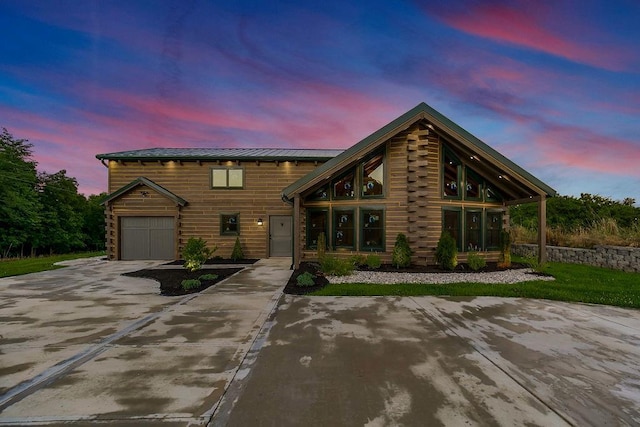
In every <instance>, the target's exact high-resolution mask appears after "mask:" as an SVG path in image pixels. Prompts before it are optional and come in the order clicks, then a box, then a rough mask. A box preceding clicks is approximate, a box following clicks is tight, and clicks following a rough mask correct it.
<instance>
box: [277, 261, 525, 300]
mask: <svg viewBox="0 0 640 427" xmlns="http://www.w3.org/2000/svg"><path fill="white" fill-rule="evenodd" d="M527 267H528V265H526V264H522V263H518V262H514V263H512V264H511V267H509V268H500V267H498V263H496V262H488V263H487V265H486V266H485V267H483V268H481V269H479V270H477V271H473V270H472V269H471V268H470V267H469V266H468V265H467V264H459V265H458V266H456V268H455V269H454V270H453V271H447V270H443V269H442V268H440V267H438V266H433V265H430V266H419V265H411V266H409V267H406V268H396V267H394V266H393V265H391V264H382V265H381V266H380V267H378V268H368V267H367V266H366V265H361V266H358V267H357V268H356V269H355V270H354V273H355V272H358V271H366V272H379V273H398V274H402V273H406V274H419V273H441V274H447V273H448V274H451V273H463V274H472V273H475V274H478V273H495V272H500V271H507V270H519V269H523V268H527ZM307 272H308V273H309V274H310V275H312V276H313V285H311V286H300V285H299V284H298V276H300V275H302V274H305V273H307ZM344 277H345V278H348V277H349V276H344ZM461 281H463V280H461ZM328 284H329V280H328V279H327V278H326V276H325V275H324V274H323V273H322V271H321V270H320V265H319V264H317V263H314V262H303V263H300V268H298V269H297V270H295V271H294V272H293V274H292V275H291V277H290V278H289V281H288V283H287V286H286V287H285V288H284V293H286V294H291V295H307V294H310V293H313V292H316V291H318V290H320V289H322V288H324V287H325V286H326V285H328Z"/></svg>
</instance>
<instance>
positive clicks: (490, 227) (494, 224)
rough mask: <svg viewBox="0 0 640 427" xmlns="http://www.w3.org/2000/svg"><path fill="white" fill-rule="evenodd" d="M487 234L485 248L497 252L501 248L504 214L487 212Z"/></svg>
mask: <svg viewBox="0 0 640 427" xmlns="http://www.w3.org/2000/svg"><path fill="white" fill-rule="evenodd" d="M486 229H487V234H486V238H485V239H486V241H485V248H486V249H487V250H496V249H498V248H499V247H500V232H501V231H502V212H497V211H488V212H487V226H486Z"/></svg>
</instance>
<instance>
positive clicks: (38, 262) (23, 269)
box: [0, 251, 104, 277]
mask: <svg viewBox="0 0 640 427" xmlns="http://www.w3.org/2000/svg"><path fill="white" fill-rule="evenodd" d="M100 255H104V251H102V252H81V253H74V254H64V255H52V256H43V257H34V258H21V259H12V260H9V261H0V277H9V276H20V275H22V274H29V273H37V272H39V271H47V270H55V269H58V268H63V267H64V266H62V265H53V264H54V263H56V262H60V261H67V260H70V259H78V258H89V257H95V256H100Z"/></svg>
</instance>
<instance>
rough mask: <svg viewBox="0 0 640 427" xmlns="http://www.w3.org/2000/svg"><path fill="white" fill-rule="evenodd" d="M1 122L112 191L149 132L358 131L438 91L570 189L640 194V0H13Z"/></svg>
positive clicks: (448, 111)
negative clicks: (115, 170)
mask: <svg viewBox="0 0 640 427" xmlns="http://www.w3.org/2000/svg"><path fill="white" fill-rule="evenodd" d="M0 40H1V41H0V58H2V59H1V61H0V128H1V127H5V128H7V130H8V131H9V132H10V133H12V134H13V135H14V137H16V138H25V139H28V140H29V141H30V142H31V143H32V144H33V145H34V152H35V156H34V158H35V160H36V161H37V162H38V168H39V169H40V170H43V171H47V172H50V173H53V172H56V171H58V170H60V169H66V170H67V173H68V175H69V176H73V177H75V178H77V180H78V182H79V184H80V192H82V193H84V194H86V195H88V194H95V193H100V192H103V191H106V190H107V173H106V168H105V167H104V166H102V164H101V163H100V162H99V161H98V160H97V159H96V158H95V155H96V154H98V153H108V152H115V151H123V150H130V149H139V148H149V147H268V148H280V147H293V148H348V147H349V146H351V145H353V144H355V143H356V142H358V141H360V140H361V139H362V138H364V137H366V136H367V135H369V134H370V133H372V132H374V131H375V130H377V129H378V128H380V127H381V126H383V125H385V124H387V123H388V122H390V121H391V120H393V119H395V118H396V117H398V116H400V115H401V114H403V113H404V112H406V111H408V110H409V109H411V108H413V107H414V106H416V105H417V104H418V103H420V102H426V103H427V104H429V105H431V106H432V107H433V108H435V109H436V110H438V111H440V112H441V113H443V114H444V115H446V116H448V117H449V118H450V119H452V120H453V121H454V122H456V123H458V124H459V125H460V126H462V127H463V128H465V129H466V130H468V131H469V132H471V133H472V134H474V135H475V136H477V137H479V138H480V139H482V140H483V141H485V142H486V143H487V144H489V145H490V146H492V147H493V148H495V149H496V150H498V151H500V152H501V153H502V154H504V155H506V156H507V157H509V158H510V159H511V160H513V161H515V162H516V163H517V164H519V165H520V166H522V167H524V168H525V169H527V170H528V171H529V172H531V173H533V174H534V175H535V176H536V177H538V178H539V179H541V180H542V181H544V182H545V183H547V184H549V185H550V186H552V187H553V188H555V189H556V190H557V191H558V192H559V193H560V194H563V195H574V196H579V195H580V193H592V194H600V195H602V196H608V197H612V198H614V199H617V200H621V199H623V198H625V197H632V198H635V199H636V200H637V201H638V202H640V1H638V0H558V1H530V0H514V1H509V0H504V1H482V0H460V1H422V2H420V1H410V0H396V1H378V0H369V1H366V2H365V1H344V0H339V1H334V0H328V1H321V2H303V1H242V0H239V1H235V0H230V1H204V0H194V1H188V0H182V1H159V0H150V1H134V0H126V1H111V0H109V1H107V0H105V1H103V0H93V1H92V0H84V1H80V0H78V1H62V0H60V1H46V0H42V1H29V0H15V1H10V0H2V1H0Z"/></svg>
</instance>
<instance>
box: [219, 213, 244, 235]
mask: <svg viewBox="0 0 640 427" xmlns="http://www.w3.org/2000/svg"><path fill="white" fill-rule="evenodd" d="M225 216H226V217H232V216H235V217H236V228H237V230H236V231H225V230H224V224H225V222H224V220H223V217H225ZM220 235H221V236H239V235H240V212H234V213H226V212H221V213H220Z"/></svg>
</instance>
